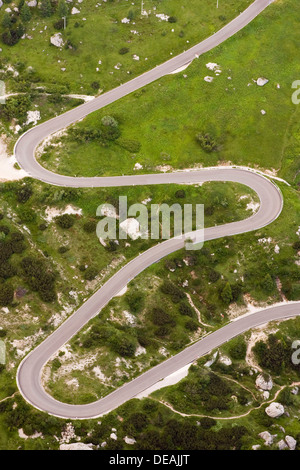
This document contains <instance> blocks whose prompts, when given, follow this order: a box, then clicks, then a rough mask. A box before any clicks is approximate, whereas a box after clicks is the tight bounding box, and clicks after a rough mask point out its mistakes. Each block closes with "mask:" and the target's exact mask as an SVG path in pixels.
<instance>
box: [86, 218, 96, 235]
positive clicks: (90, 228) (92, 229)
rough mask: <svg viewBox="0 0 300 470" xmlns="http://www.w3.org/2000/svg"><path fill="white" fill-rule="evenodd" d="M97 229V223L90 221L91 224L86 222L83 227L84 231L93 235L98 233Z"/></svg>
mask: <svg viewBox="0 0 300 470" xmlns="http://www.w3.org/2000/svg"><path fill="white" fill-rule="evenodd" d="M96 227H97V222H95V221H94V220H90V221H89V222H86V223H85V224H84V225H83V230H84V231H85V232H86V233H93V232H96Z"/></svg>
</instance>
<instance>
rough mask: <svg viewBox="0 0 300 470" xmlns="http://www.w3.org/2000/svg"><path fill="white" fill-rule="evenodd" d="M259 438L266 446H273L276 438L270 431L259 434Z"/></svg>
mask: <svg viewBox="0 0 300 470" xmlns="http://www.w3.org/2000/svg"><path fill="white" fill-rule="evenodd" d="M259 437H261V438H262V439H263V440H264V441H265V445H266V446H270V445H272V444H273V442H274V437H275V436H272V434H270V433H269V432H268V431H263V432H261V433H260V434H259Z"/></svg>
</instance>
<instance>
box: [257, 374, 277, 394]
mask: <svg viewBox="0 0 300 470" xmlns="http://www.w3.org/2000/svg"><path fill="white" fill-rule="evenodd" d="M255 383H256V386H257V388H260V389H261V390H264V391H269V390H272V388H273V381H272V378H271V377H270V376H267V375H263V374H259V375H258V376H257V378H256V382H255Z"/></svg>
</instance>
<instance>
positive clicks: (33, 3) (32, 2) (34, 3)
mask: <svg viewBox="0 0 300 470" xmlns="http://www.w3.org/2000/svg"><path fill="white" fill-rule="evenodd" d="M27 5H28V6H29V7H31V8H33V7H36V6H37V0H30V2H27Z"/></svg>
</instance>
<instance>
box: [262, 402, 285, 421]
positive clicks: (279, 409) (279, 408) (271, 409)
mask: <svg viewBox="0 0 300 470" xmlns="http://www.w3.org/2000/svg"><path fill="white" fill-rule="evenodd" d="M265 412H266V413H267V415H268V416H270V418H278V417H279V416H281V415H283V413H284V406H283V405H281V403H276V402H273V403H271V405H270V406H268V407H267V408H266V409H265Z"/></svg>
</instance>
